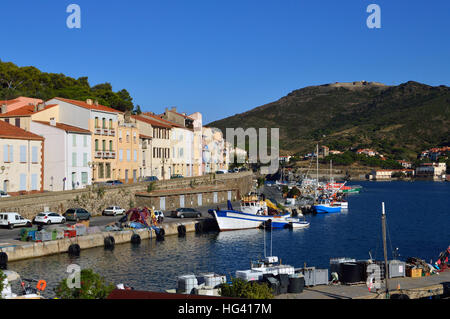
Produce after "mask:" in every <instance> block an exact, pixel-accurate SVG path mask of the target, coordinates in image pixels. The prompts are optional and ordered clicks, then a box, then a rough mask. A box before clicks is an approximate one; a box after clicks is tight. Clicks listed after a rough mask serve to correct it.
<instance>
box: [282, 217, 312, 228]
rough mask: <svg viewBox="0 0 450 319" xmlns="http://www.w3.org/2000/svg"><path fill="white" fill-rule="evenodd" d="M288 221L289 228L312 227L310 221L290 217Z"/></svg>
mask: <svg viewBox="0 0 450 319" xmlns="http://www.w3.org/2000/svg"><path fill="white" fill-rule="evenodd" d="M286 221H287V222H288V225H287V227H288V228H291V229H298V228H306V227H309V225H310V223H309V222H308V221H306V220H304V219H300V218H295V217H288V218H286Z"/></svg>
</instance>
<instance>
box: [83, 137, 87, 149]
mask: <svg viewBox="0 0 450 319" xmlns="http://www.w3.org/2000/svg"><path fill="white" fill-rule="evenodd" d="M83 146H84V147H87V146H88V145H87V136H86V135H84V136H83Z"/></svg>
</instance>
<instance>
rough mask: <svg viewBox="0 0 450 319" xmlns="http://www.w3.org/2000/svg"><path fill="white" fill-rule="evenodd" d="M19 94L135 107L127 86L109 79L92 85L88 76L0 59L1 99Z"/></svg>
mask: <svg viewBox="0 0 450 319" xmlns="http://www.w3.org/2000/svg"><path fill="white" fill-rule="evenodd" d="M18 96H26V97H33V98H39V99H42V100H44V101H46V100H49V99H51V98H54V97H62V98H67V99H74V100H80V101H85V100H86V99H93V100H97V101H98V102H99V103H100V104H102V105H105V106H109V107H111V108H114V109H117V110H119V111H122V112H124V111H132V110H133V109H134V105H133V99H132V97H131V96H130V94H129V93H128V91H127V90H126V89H122V90H120V91H118V92H114V91H113V89H112V85H111V84H110V83H101V84H97V85H94V86H91V85H90V84H89V82H88V78H87V77H80V78H78V79H74V78H71V77H68V76H65V75H64V74H57V73H45V72H41V71H40V70H38V69H37V68H35V67H33V66H26V67H18V66H17V65H15V64H14V63H11V62H2V61H1V60H0V100H10V99H14V98H16V97H18Z"/></svg>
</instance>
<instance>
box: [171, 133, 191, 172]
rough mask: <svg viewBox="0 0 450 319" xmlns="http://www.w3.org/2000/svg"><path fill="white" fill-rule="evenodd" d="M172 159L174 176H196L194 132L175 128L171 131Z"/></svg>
mask: <svg viewBox="0 0 450 319" xmlns="http://www.w3.org/2000/svg"><path fill="white" fill-rule="evenodd" d="M171 146H172V152H171V159H172V172H173V174H180V175H182V176H184V177H191V176H194V154H193V153H194V152H193V148H194V131H193V130H191V129H188V128H182V127H173V128H172V131H171Z"/></svg>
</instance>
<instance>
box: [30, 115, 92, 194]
mask: <svg viewBox="0 0 450 319" xmlns="http://www.w3.org/2000/svg"><path fill="white" fill-rule="evenodd" d="M30 131H31V132H33V133H35V134H37V135H40V136H42V137H44V138H45V151H44V176H45V178H44V190H47V191H62V190H70V189H78V188H84V187H86V186H87V185H91V182H92V173H91V169H90V167H89V165H88V163H89V162H91V161H92V157H91V154H92V152H91V135H92V134H91V132H90V131H89V130H85V129H82V128H78V127H75V126H71V125H67V124H62V123H56V121H54V120H52V121H51V122H45V121H31V123H30Z"/></svg>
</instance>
